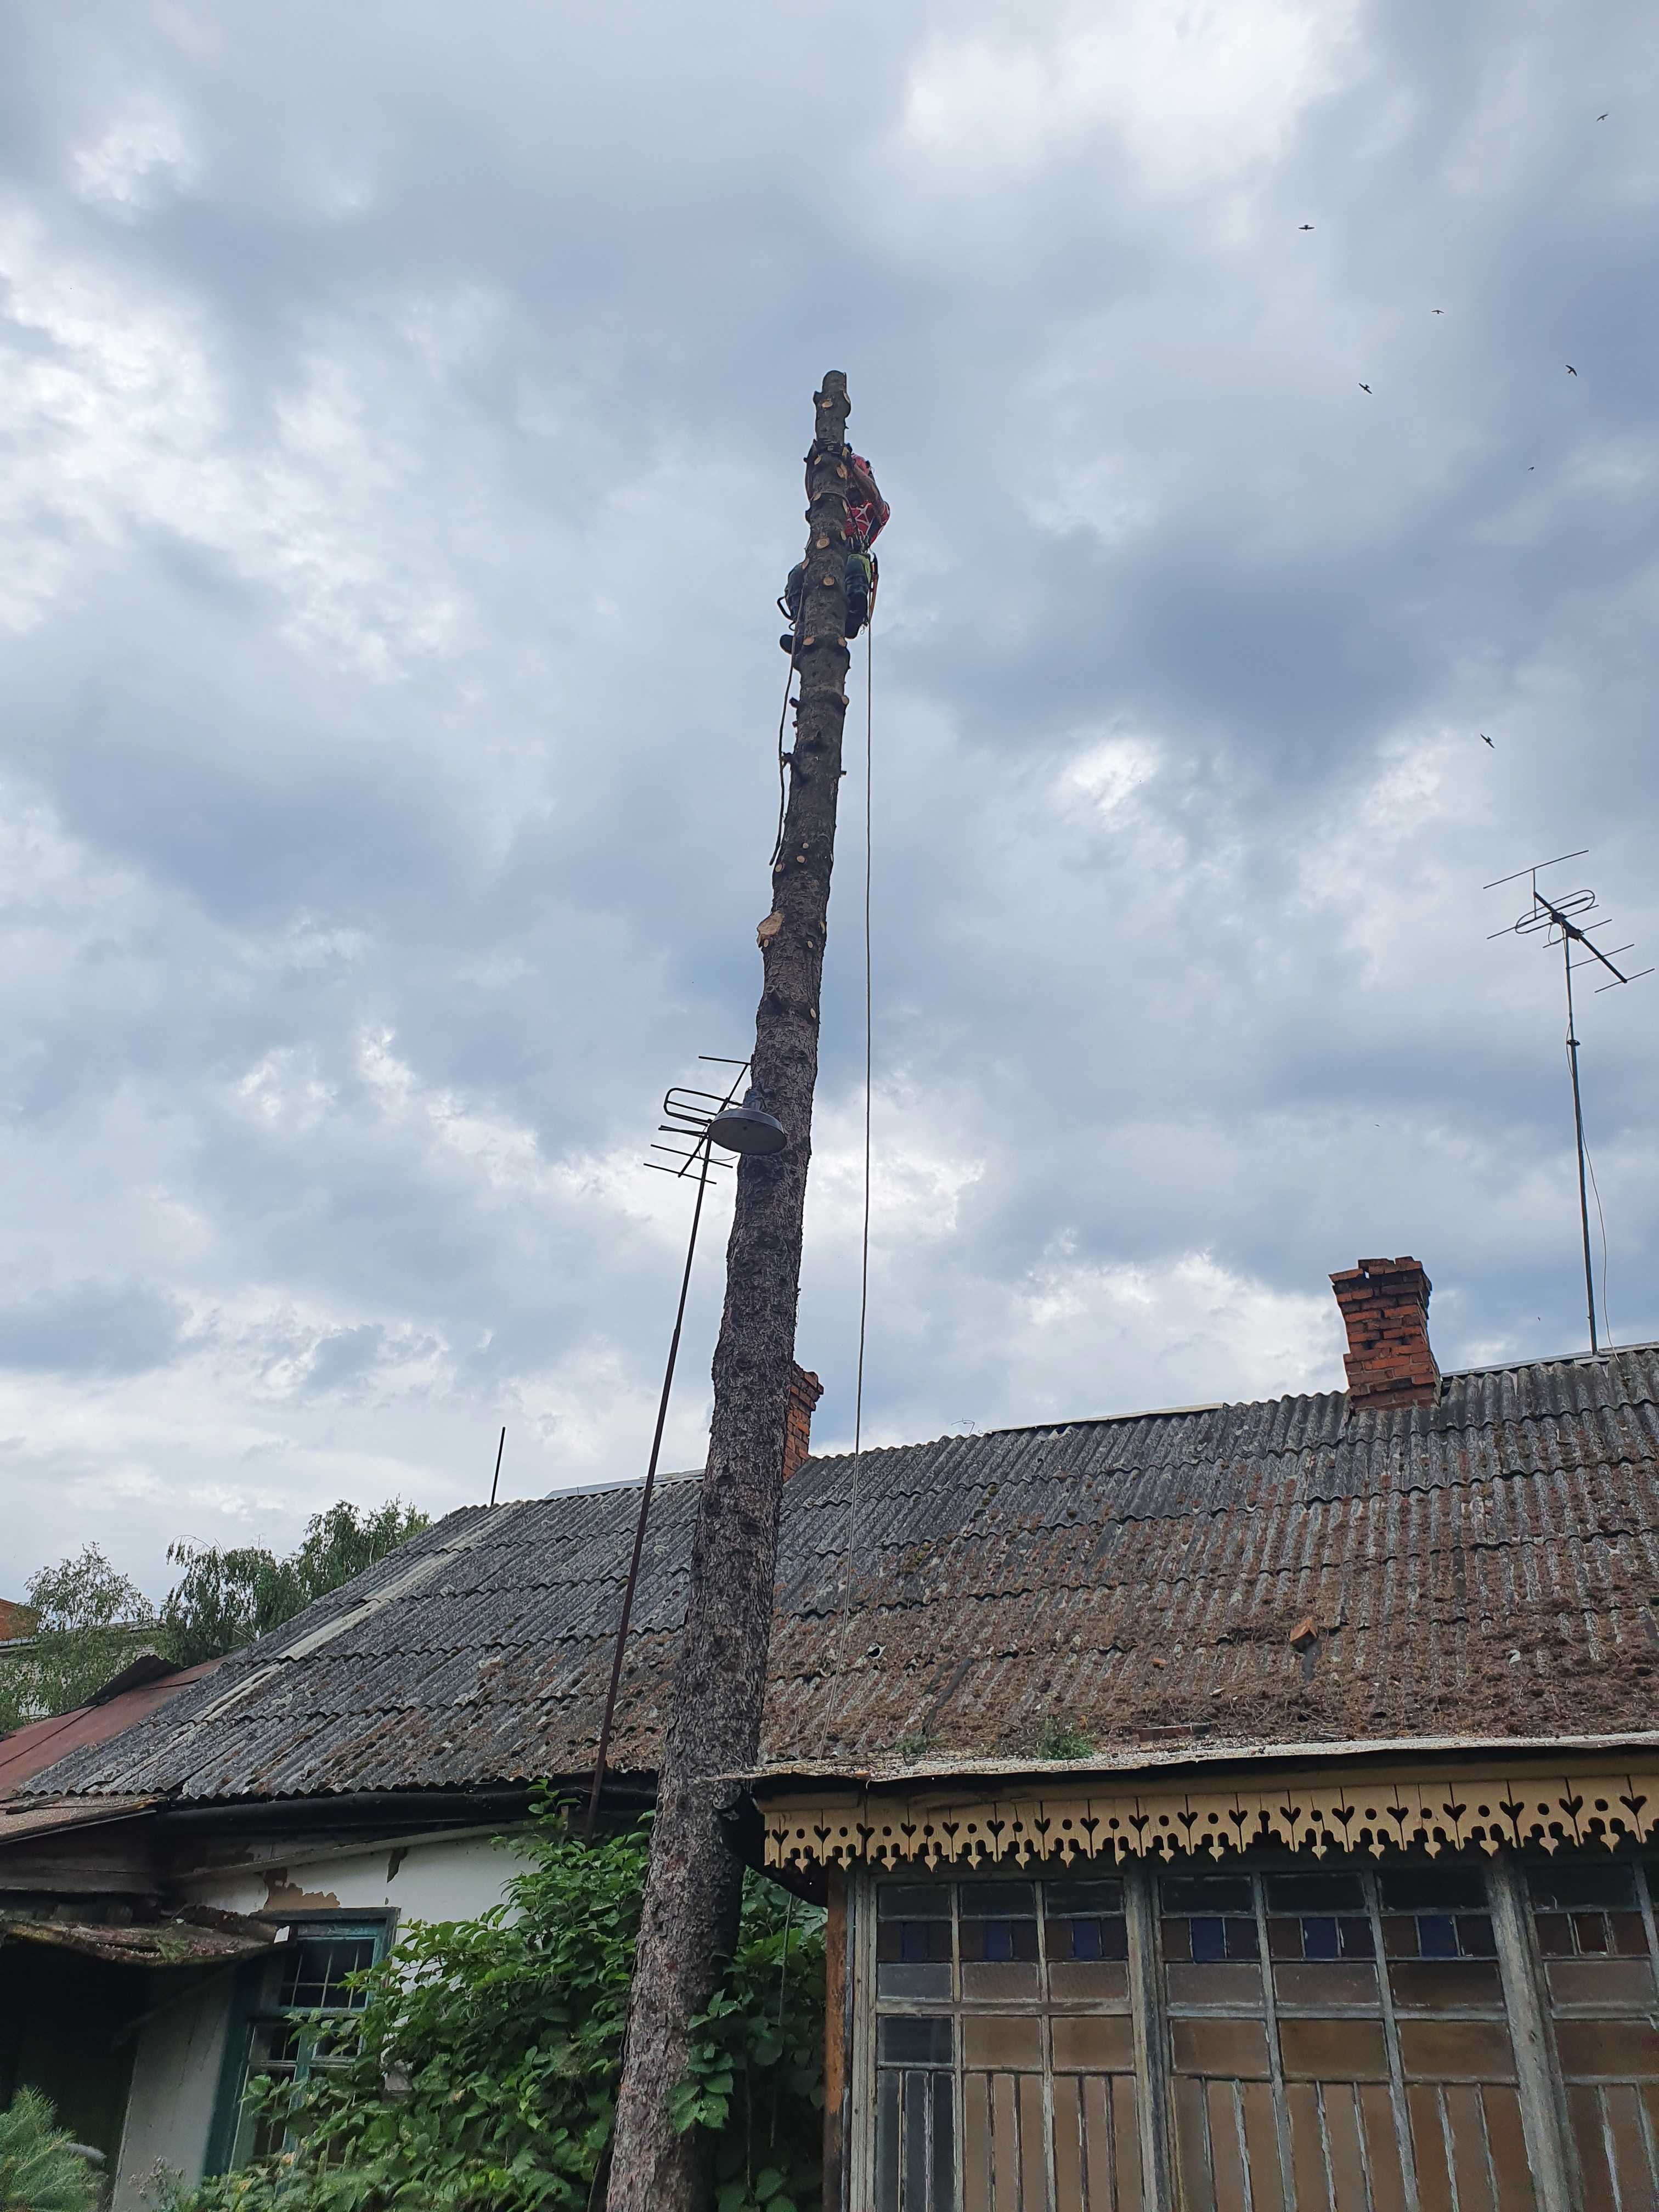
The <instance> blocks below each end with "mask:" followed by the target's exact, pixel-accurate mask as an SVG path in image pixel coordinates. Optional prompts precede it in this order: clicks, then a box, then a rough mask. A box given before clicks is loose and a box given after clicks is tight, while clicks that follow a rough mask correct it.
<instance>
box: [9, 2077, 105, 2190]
mask: <svg viewBox="0 0 1659 2212" xmlns="http://www.w3.org/2000/svg"><path fill="white" fill-rule="evenodd" d="M103 2195H104V2192H103V2190H102V2187H101V2186H100V2183H99V2180H98V2177H97V2175H96V2173H95V2172H94V2169H93V2168H92V2166H90V2165H89V2164H88V2160H87V2157H86V2154H85V2153H84V2152H83V2151H82V2149H81V2148H80V2146H79V2145H78V2144H77V2143H76V2142H75V2141H74V2140H73V2138H72V2137H71V2136H69V2135H68V2134H66V2133H65V2131H64V2130H63V2129H62V2128H60V2127H59V2126H58V2115H57V2114H56V2112H54V2111H53V2110H52V2103H51V2100H50V2099H48V2098H46V2097H43V2096H42V2095H41V2094H40V2091H39V2090H38V2089H20V2090H19V2091H18V2092H17V2094H16V2095H15V2097H14V2098H13V2099H12V2100H11V2103H10V2104H9V2106H8V2107H7V2108H6V2110H5V2111H4V2112H0V2212H96V2208H97V2206H98V2205H99V2204H100V2203H102V2202H103Z"/></svg>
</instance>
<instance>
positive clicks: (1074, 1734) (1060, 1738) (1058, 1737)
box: [1036, 1713, 1095, 1759]
mask: <svg viewBox="0 0 1659 2212" xmlns="http://www.w3.org/2000/svg"><path fill="white" fill-rule="evenodd" d="M1094 1747H1095V1740H1094V1738H1093V1737H1092V1736H1091V1735H1088V1734H1087V1733H1086V1731H1085V1730H1084V1729H1080V1728H1078V1727H1076V1726H1074V1725H1073V1723H1071V1722H1070V1721H1063V1720H1061V1719H1060V1717H1058V1715H1056V1714H1054V1713H1050V1714H1049V1716H1048V1719H1047V1720H1046V1721H1044V1723H1042V1728H1041V1729H1039V1731H1038V1733H1037V1747H1036V1755H1037V1757H1038V1758H1039V1759H1087V1758H1088V1756H1089V1754H1090V1753H1091V1752H1092V1751H1093V1749H1094Z"/></svg>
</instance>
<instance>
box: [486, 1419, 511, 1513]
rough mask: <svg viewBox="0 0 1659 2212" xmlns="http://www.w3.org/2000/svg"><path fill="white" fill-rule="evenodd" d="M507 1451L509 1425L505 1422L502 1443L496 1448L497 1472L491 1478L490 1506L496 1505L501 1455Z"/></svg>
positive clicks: (502, 1428)
mask: <svg viewBox="0 0 1659 2212" xmlns="http://www.w3.org/2000/svg"><path fill="white" fill-rule="evenodd" d="M506 1449H507V1424H506V1422H505V1421H503V1422H502V1424H501V1442H500V1443H498V1444H497V1445H496V1447H495V1474H494V1475H493V1476H492V1477H491V1478H490V1484H489V1502H490V1504H492V1505H493V1504H495V1485H496V1484H497V1483H498V1482H499V1481H500V1480H501V1454H502V1453H503V1452H504V1451H505V1450H506Z"/></svg>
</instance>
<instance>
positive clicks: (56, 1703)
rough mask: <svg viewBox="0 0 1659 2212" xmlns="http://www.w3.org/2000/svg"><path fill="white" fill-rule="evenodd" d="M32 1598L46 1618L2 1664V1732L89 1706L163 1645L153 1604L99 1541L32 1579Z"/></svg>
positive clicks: (0, 1730) (0, 1722)
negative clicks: (120, 1571)
mask: <svg viewBox="0 0 1659 2212" xmlns="http://www.w3.org/2000/svg"><path fill="white" fill-rule="evenodd" d="M28 1601H29V1603H30V1604H31V1605H32V1606H33V1607H34V1608H35V1610H36V1611H37V1613H39V1615H40V1620H39V1623H38V1625H37V1626H36V1629H35V1632H34V1635H33V1639H32V1640H31V1641H30V1643H29V1644H27V1647H26V1648H25V1649H24V1650H21V1651H9V1652H7V1653H6V1654H5V1655H4V1657H3V1661H0V1734H3V1733H4V1732H5V1731H6V1730H7V1729H14V1728H19V1727H21V1725H22V1723H24V1722H25V1721H31V1720H40V1719H44V1718H46V1717H47V1716H48V1715H50V1714H52V1713H64V1712H68V1711H70V1707H71V1706H74V1705H84V1704H85V1703H86V1701H87V1699H88V1698H89V1697H91V1696H92V1694H93V1692H94V1691H95V1690H99V1689H101V1688H102V1687H103V1686H104V1684H105V1683H106V1682H107V1681H108V1680H109V1679H110V1677H111V1675H112V1674H119V1672H120V1670H121V1669H122V1668H123V1667H125V1665H126V1664H127V1662H128V1661H129V1660H131V1659H133V1658H136V1657H137V1655H138V1653H139V1652H141V1651H144V1650H155V1648H156V1646H157V1643H158V1640H159V1639H158V1638H157V1636H156V1633H155V1610H154V1608H153V1607H152V1606H151V1605H150V1603H149V1600H148V1599H147V1598H146V1597H145V1596H144V1595H143V1593H142V1591H140V1590H139V1589H137V1586H136V1585H135V1584H134V1583H131V1582H129V1581H128V1580H127V1577H125V1575H123V1574H118V1573H117V1572H116V1571H115V1569H114V1568H113V1567H112V1565H110V1563H109V1561H108V1560H107V1559H106V1558H105V1557H104V1554H103V1553H102V1552H101V1551H100V1549H99V1548H98V1547H97V1545H96V1544H88V1545H87V1546H86V1547H84V1548H83V1549H82V1551H80V1552H79V1553H76V1556H75V1557H74V1558H73V1559H61V1560H59V1562H58V1565H56V1566H55V1567H42V1568H41V1569H40V1572H39V1573H38V1574H35V1575H33V1576H31V1577H30V1578H29V1585H28Z"/></svg>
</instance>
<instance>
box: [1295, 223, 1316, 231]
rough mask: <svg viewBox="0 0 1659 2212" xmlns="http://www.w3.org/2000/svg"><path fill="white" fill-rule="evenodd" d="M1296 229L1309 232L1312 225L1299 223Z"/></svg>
mask: <svg viewBox="0 0 1659 2212" xmlns="http://www.w3.org/2000/svg"><path fill="white" fill-rule="evenodd" d="M1312 228H1313V225H1312V224H1311V223H1310V222H1299V223H1297V229H1298V230H1311V229H1312Z"/></svg>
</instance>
